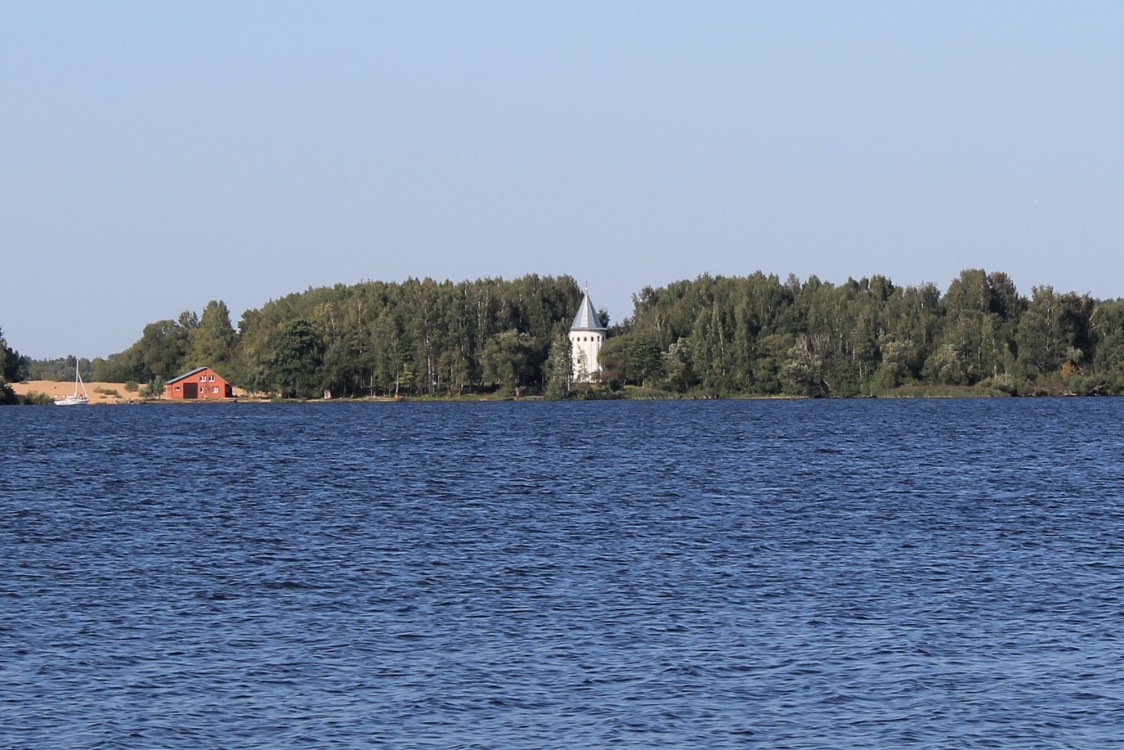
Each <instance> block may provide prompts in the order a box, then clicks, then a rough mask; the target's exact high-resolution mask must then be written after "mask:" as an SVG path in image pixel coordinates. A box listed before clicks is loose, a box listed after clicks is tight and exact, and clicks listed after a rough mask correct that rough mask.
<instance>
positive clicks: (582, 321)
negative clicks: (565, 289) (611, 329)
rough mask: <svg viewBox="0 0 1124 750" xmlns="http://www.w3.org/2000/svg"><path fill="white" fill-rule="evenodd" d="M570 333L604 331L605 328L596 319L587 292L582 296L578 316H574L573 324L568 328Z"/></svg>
mask: <svg viewBox="0 0 1124 750" xmlns="http://www.w3.org/2000/svg"><path fill="white" fill-rule="evenodd" d="M570 330H571V331H604V330H605V326H603V325H601V321H600V320H598V319H597V311H596V310H594V309H593V303H592V302H590V301H589V291H586V292H585V294H584V295H582V303H581V306H580V307H578V314H577V315H575V316H574V322H573V324H572V325H571V326H570Z"/></svg>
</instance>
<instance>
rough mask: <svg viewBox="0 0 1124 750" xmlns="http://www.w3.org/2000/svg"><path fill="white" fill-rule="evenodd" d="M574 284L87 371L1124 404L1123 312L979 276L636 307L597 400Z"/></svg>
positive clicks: (344, 314) (528, 279)
mask: <svg viewBox="0 0 1124 750" xmlns="http://www.w3.org/2000/svg"><path fill="white" fill-rule="evenodd" d="M581 298H582V291H581V289H580V288H579V286H578V284H577V282H576V281H575V280H574V279H573V278H571V277H569V276H561V277H543V276H537V275H529V276H524V277H521V278H518V279H514V280H511V281H506V280H503V279H478V280H476V281H463V282H451V281H444V282H438V281H433V280H431V279H424V280H417V279H410V280H407V281H405V282H402V283H388V282H380V281H367V282H363V283H359V284H353V285H343V284H337V285H336V286H333V287H322V288H315V289H309V290H307V291H304V292H299V293H294V294H290V295H288V296H286V297H282V298H281V299H278V300H271V301H270V302H268V303H266V304H265V305H263V306H262V307H261V308H259V309H253V310H247V311H246V312H245V313H244V314H243V315H242V318H241V320H240V321H239V323H238V326H237V329H235V327H234V326H233V325H232V323H231V320H230V314H229V311H228V309H227V307H226V305H225V304H224V303H223V302H221V301H212V302H210V303H208V304H207V305H206V307H204V309H203V311H202V313H201V314H198V315H197V314H196V313H194V312H191V311H186V312H183V313H181V314H180V315H179V316H178V318H176V319H174V320H173V319H168V320H160V321H156V322H154V323H150V324H149V325H147V326H145V327H144V330H143V331H142V332H141V335H140V338H139V339H138V340H137V341H136V343H134V344H133V345H132V346H130V347H129V348H128V349H126V350H125V351H123V352H120V353H118V354H114V355H111V356H109V357H106V358H99V359H94V360H92V361H89V360H82V361H81V362H80V363H79V364H80V367H81V369H82V370H83V376H84V377H86V378H87V379H89V380H92V381H106V382H126V381H133V382H137V383H142V384H144V385H145V386H146V387H147V389H149V390H150V392H156V393H158V392H159V387H160V385H161V384H162V383H163V381H164V380H166V379H168V378H171V377H174V376H175V375H177V374H179V373H182V372H185V371H187V370H190V369H192V368H193V367H196V366H201V365H208V366H210V367H213V368H214V369H215V370H216V371H218V372H219V373H221V374H222V375H223V376H224V377H226V378H228V379H229V380H231V381H232V382H234V383H235V384H237V385H238V386H240V387H242V388H245V389H246V390H247V391H250V392H255V393H262V394H271V395H274V396H277V397H281V398H298V399H308V398H322V397H323V396H324V395H325V394H330V395H331V396H332V397H333V398H369V397H382V398H471V397H475V398H509V397H516V398H528V397H540V398H552V399H553V398H737V397H777V396H793V397H871V396H877V397H884V396H926V397H956V396H991V395H1007V396H1027V395H1102V394H1104V395H1108V394H1113V395H1115V394H1121V393H1124V300H1122V299H1114V300H1094V299H1092V298H1090V297H1089V296H1088V295H1080V294H1077V293H1074V292H1056V291H1055V290H1054V289H1053V288H1052V287H1049V286H1040V287H1034V288H1033V289H1032V290H1031V293H1030V296H1029V297H1026V296H1023V295H1020V294H1019V293H1018V291H1017V290H1016V288H1015V284H1014V282H1013V281H1012V280H1011V279H1010V277H1008V276H1007V274H1005V273H1000V272H992V273H988V272H986V271H983V270H979V269H970V270H965V271H963V272H961V274H960V275H959V276H958V277H957V278H956V279H955V280H953V281H952V283H951V284H950V285H949V287H948V289H947V290H946V291H945V292H944V293H943V294H942V293H941V292H940V290H939V289H938V288H937V287H936V286H935V285H933V284H923V285H920V286H904V287H903V286H897V285H895V284H894V283H893V282H892V281H891V280H890V279H888V278H886V277H883V276H874V277H871V278H869V279H868V278H863V279H859V280H857V281H856V280H853V279H850V280H848V281H847V282H846V283H843V284H839V285H835V284H830V283H827V282H823V281H820V280H819V279H818V278H816V277H815V276H811V277H809V278H807V279H806V280H804V281H801V280H799V279H797V278H795V277H794V276H789V277H788V278H787V279H785V280H781V279H780V278H778V277H777V276H775V275H765V274H762V273H760V272H758V273H754V274H752V275H749V276H744V277H723V276H710V275H703V276H700V277H698V278H696V279H694V280H690V281H687V280H684V281H677V282H674V283H671V284H668V285H667V286H665V287H660V288H658V289H653V288H651V287H646V288H644V289H642V290H641V291H640V292H639V293H638V294H636V295H634V296H633V308H634V309H633V312H632V315H631V316H630V317H628V318H626V319H625V320H623V321H621V322H619V323H617V324H615V325H609V324H610V321H609V320H608V316H607V315H606V314H605V312H604V310H601V311H600V317H601V318H602V321H601V322H602V323H603V324H605V325H606V326H609V330H608V337H607V339H606V341H605V344H604V346H603V348H602V350H601V368H602V369H601V373H600V378H599V380H600V382H599V384H597V385H595V386H588V385H584V384H575V383H573V382H572V375H571V373H572V369H571V359H570V344H569V340H568V338H567V333H568V331H569V326H570V322H571V321H572V319H573V316H574V313H575V311H576V309H577V307H578V304H579V302H580V301H581ZM0 353H2V354H3V356H4V362H3V374H2V379H0V400H2V401H6V402H12V401H14V400H16V399H15V397H14V395H13V394H12V393H11V389H10V388H8V387H7V385H6V382H13V381H16V380H21V379H26V378H30V379H59V380H65V379H69V378H71V377H73V372H74V365H75V361H74V359H73V358H68V359H59V360H50V361H40V360H35V361H32V360H29V359H28V358H27V357H23V356H21V355H19V353H18V352H16V351H14V350H12V349H9V348H8V346H7V343H6V342H4V341H3V338H2V335H0Z"/></svg>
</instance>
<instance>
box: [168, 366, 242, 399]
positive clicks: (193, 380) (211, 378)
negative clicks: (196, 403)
mask: <svg viewBox="0 0 1124 750" xmlns="http://www.w3.org/2000/svg"><path fill="white" fill-rule="evenodd" d="M233 396H234V389H233V388H232V387H231V385H230V383H228V382H226V380H224V379H223V377H222V376H221V375H219V374H218V373H216V372H215V371H214V370H212V369H211V368H210V367H196V368H195V369H194V370H192V371H191V372H185V373H184V374H183V375H179V376H177V377H174V378H172V379H171V380H169V381H168V382H166V383H164V397H165V398H174V399H210V398H231V397H233Z"/></svg>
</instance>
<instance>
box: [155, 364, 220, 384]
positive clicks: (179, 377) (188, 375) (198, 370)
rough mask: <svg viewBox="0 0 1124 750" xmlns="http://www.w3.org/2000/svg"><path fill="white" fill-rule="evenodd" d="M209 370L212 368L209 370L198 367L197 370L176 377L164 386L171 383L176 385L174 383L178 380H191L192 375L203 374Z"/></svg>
mask: <svg viewBox="0 0 1124 750" xmlns="http://www.w3.org/2000/svg"><path fill="white" fill-rule="evenodd" d="M209 369H211V368H209V367H196V368H195V369H194V370H192V371H191V372H185V373H184V374H183V375H177V376H175V377H174V378H172V379H171V380H167V381H165V382H164V385H168V384H170V383H174V382H176V381H177V380H183V379H184V378H190V377H191V376H192V375H194V374H196V373H198V372H203V371H204V370H209Z"/></svg>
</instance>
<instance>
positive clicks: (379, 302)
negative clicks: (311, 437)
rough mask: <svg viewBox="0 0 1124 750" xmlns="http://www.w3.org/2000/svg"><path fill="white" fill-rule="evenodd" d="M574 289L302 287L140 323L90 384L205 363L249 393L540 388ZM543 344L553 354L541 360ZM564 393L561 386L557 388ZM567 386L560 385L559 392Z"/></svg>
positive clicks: (555, 281) (547, 282)
mask: <svg viewBox="0 0 1124 750" xmlns="http://www.w3.org/2000/svg"><path fill="white" fill-rule="evenodd" d="M580 300H581V291H580V289H579V288H578V286H577V284H576V283H575V282H574V280H573V279H572V278H570V277H561V278H551V277H540V276H535V275H531V276H525V277H522V278H519V279H516V280H513V281H504V280H502V279H481V280H477V281H471V282H459V283H454V282H449V281H445V282H437V281H433V280H431V279H425V280H416V279H410V280H408V281H406V282H404V283H386V282H379V281H371V282H364V283H361V284H355V285H351V286H345V285H343V284H337V285H336V286H333V287H324V288H317V289H309V290H307V291H305V292H301V293H296V294H290V295H288V296H286V297H283V298H281V299H278V300H273V301H271V302H269V303H267V304H266V305H265V306H263V307H262V308H260V309H256V310H248V311H246V313H245V314H244V315H243V316H242V319H241V321H240V322H239V325H238V330H237V332H236V331H235V330H234V328H233V327H232V325H231V322H230V315H229V311H228V310H227V308H226V305H225V304H223V303H222V302H211V303H209V304H208V305H207V307H206V308H205V309H204V310H203V313H202V315H200V316H196V315H195V314H194V313H192V312H184V313H181V314H180V316H179V317H178V318H177V319H176V320H162V321H157V322H155V323H151V324H149V325H147V326H145V328H144V331H143V332H142V335H141V338H140V340H138V341H137V342H136V343H135V344H133V346H131V347H130V348H129V349H127V350H126V351H124V352H121V353H120V354H117V355H113V356H112V357H109V358H107V359H105V360H95V362H94V379H96V380H110V381H127V380H134V381H137V382H141V383H151V382H153V381H157V382H162V381H164V380H167V379H168V378H170V377H173V376H175V375H177V374H179V373H182V372H185V371H187V370H189V369H191V368H193V367H197V366H201V365H208V366H210V367H213V368H215V370H216V371H218V372H219V373H221V374H223V375H224V376H225V377H227V378H230V379H231V380H233V382H235V383H237V384H238V385H239V386H241V387H244V388H246V389H248V390H251V391H257V392H268V393H275V394H278V395H282V396H285V397H295V398H309V397H318V396H321V395H322V394H323V393H324V392H330V393H331V394H332V395H333V396H336V397H340V396H343V397H355V396H367V395H384V396H386V395H391V396H393V395H398V396H405V395H411V396H415V395H430V396H449V395H458V394H462V393H467V392H485V391H494V390H496V389H501V390H503V391H505V392H509V393H512V394H519V393H522V392H524V391H525V390H528V389H529V390H530V391H532V392H542V391H544V390H547V389H548V386H549V385H550V383H549V382H548V375H549V374H550V373H551V371H552V370H551V367H550V362H555V363H558V362H560V361H561V357H560V356H558V349H559V348H560V347H561V346H562V344H563V343H564V344H565V347H566V351H565V357H566V368H565V370H564V372H563V371H562V369H561V368H560V367H558V366H555V367H554V368H553V372H554V373H555V375H557V377H559V378H563V379H567V382H568V376H569V369H568V367H569V364H568V362H569V349H568V347H569V343H568V339H567V338H566V332H567V330H568V328H569V324H570V321H571V319H572V317H573V314H574V310H575V309H576V308H577V305H578V303H579V302H580ZM552 347H555V357H554V358H553V360H552V359H551V358H550V355H551V351H552ZM564 385H565V384H564ZM563 390H564V388H563Z"/></svg>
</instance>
